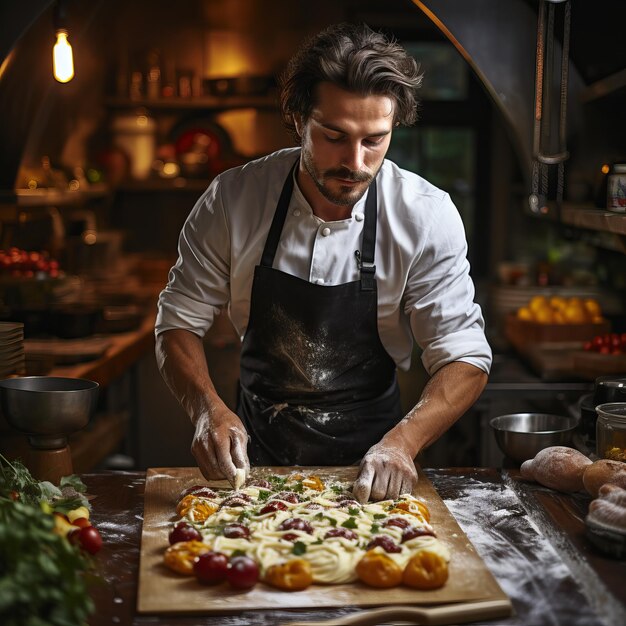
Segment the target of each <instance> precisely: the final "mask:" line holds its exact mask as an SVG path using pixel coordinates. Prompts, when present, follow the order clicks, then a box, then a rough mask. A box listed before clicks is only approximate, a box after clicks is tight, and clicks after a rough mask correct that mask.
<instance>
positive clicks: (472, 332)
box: [404, 194, 492, 375]
mask: <svg viewBox="0 0 626 626" xmlns="http://www.w3.org/2000/svg"><path fill="white" fill-rule="evenodd" d="M436 212H437V215H436V219H434V220H433V221H432V222H431V228H430V230H429V232H428V233H425V236H424V237H423V238H422V241H423V242H424V244H423V247H422V249H421V250H419V251H418V253H417V255H416V257H415V259H414V262H413V267H412V268H411V271H410V272H409V277H408V281H407V286H406V291H405V301H404V302H405V309H404V310H405V313H406V315H408V317H409V320H410V324H411V331H412V333H413V337H414V338H415V341H416V343H417V344H418V345H419V346H420V348H421V349H422V362H423V364H424V367H425V368H426V371H427V372H428V373H429V374H430V375H432V374H434V373H435V372H436V371H437V370H438V369H440V368H441V367H443V366H444V365H446V364H447V363H451V362H452V361H464V362H466V363H470V364H472V365H474V366H476V367H478V368H479V369H481V370H483V371H484V372H485V373H489V370H490V367H491V360H492V353H491V348H490V347H489V344H488V343H487V340H486V337H485V332H484V328H485V323H484V319H483V316H482V312H481V309H480V306H479V305H478V304H476V302H474V296H475V291H474V284H473V282H472V279H471V277H470V275H469V263H468V261H467V243H466V241H465V230H464V227H463V222H462V220H461V217H460V215H459V213H458V211H457V210H456V207H455V206H454V204H453V203H452V201H451V200H450V197H449V196H448V195H447V194H445V195H444V197H443V199H442V200H441V203H440V205H439V206H438V207H437V211H436Z"/></svg>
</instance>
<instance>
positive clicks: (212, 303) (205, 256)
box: [155, 177, 230, 337]
mask: <svg viewBox="0 0 626 626" xmlns="http://www.w3.org/2000/svg"><path fill="white" fill-rule="evenodd" d="M229 268H230V235H229V228H228V222H227V219H226V216H225V213H224V207H223V204H222V201H221V196H220V180H219V177H218V178H216V179H215V180H214V181H213V182H212V183H211V185H210V187H209V188H208V189H207V190H206V192H205V193H204V194H203V195H202V196H201V197H200V199H199V200H198V202H196V205H195V206H194V208H193V210H192V211H191V213H190V214H189V217H188V218H187V220H186V221H185V224H184V226H183V228H182V230H181V233H180V237H179V241H178V260H177V261H176V264H175V265H174V267H172V269H171V270H170V273H169V277H168V282H167V285H166V287H165V289H163V291H162V292H161V294H160V295H159V300H158V306H157V319H156V324H155V334H156V335H158V334H159V333H162V332H163V331H166V330H171V329H185V330H189V331H191V332H193V333H195V334H197V335H199V336H200V337H203V336H204V335H205V334H206V332H207V330H208V329H209V328H210V327H211V325H212V324H213V320H214V318H215V316H216V315H217V314H218V312H219V310H220V309H221V308H222V307H223V306H224V305H225V304H226V303H227V302H228V301H229V293H230V284H229V275H230V272H229Z"/></svg>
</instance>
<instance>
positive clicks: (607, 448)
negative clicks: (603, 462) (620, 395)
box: [596, 402, 626, 461]
mask: <svg viewBox="0 0 626 626" xmlns="http://www.w3.org/2000/svg"><path fill="white" fill-rule="evenodd" d="M596 413H597V414H598V421H597V422H596V453H597V455H598V457H600V458H601V459H613V460H614V461H626V402H607V403H605V404H599V405H598V406H597V407H596Z"/></svg>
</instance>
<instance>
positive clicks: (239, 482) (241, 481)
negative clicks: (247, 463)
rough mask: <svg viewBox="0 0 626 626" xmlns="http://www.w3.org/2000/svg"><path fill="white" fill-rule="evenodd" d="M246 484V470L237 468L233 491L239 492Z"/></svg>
mask: <svg viewBox="0 0 626 626" xmlns="http://www.w3.org/2000/svg"><path fill="white" fill-rule="evenodd" d="M245 484H246V470H245V469H241V468H240V467H238V468H237V469H236V470H235V485H234V487H235V491H239V490H240V489H241V488H242V487H243V486H244V485H245Z"/></svg>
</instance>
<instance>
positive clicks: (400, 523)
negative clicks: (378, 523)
mask: <svg viewBox="0 0 626 626" xmlns="http://www.w3.org/2000/svg"><path fill="white" fill-rule="evenodd" d="M410 525H411V523H410V522H409V520H407V519H404V518H403V517H390V518H389V519H388V520H385V522H384V523H383V526H384V527H385V528H387V526H396V527H397V528H408V527H409V526H410Z"/></svg>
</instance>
